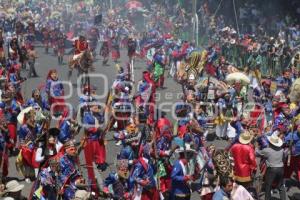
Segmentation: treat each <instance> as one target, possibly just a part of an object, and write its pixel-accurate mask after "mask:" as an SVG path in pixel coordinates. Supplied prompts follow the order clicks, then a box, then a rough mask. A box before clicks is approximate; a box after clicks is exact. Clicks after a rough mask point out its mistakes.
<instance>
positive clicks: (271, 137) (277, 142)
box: [267, 134, 283, 147]
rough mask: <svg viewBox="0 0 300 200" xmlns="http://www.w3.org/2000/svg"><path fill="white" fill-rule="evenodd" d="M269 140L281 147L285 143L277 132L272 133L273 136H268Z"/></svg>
mask: <svg viewBox="0 0 300 200" xmlns="http://www.w3.org/2000/svg"><path fill="white" fill-rule="evenodd" d="M267 138H268V140H269V142H270V143H271V144H272V145H274V146H276V147H281V146H282V145H283V141H282V139H280V138H279V137H278V136H277V135H276V134H272V135H271V136H268V137H267Z"/></svg>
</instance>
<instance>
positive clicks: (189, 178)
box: [183, 175, 192, 182]
mask: <svg viewBox="0 0 300 200" xmlns="http://www.w3.org/2000/svg"><path fill="white" fill-rule="evenodd" d="M191 179H192V177H191V176H190V175H186V176H184V177H183V180H184V181H185V182H188V181H190V180H191Z"/></svg>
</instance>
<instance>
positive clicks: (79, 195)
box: [74, 190, 91, 200]
mask: <svg viewBox="0 0 300 200" xmlns="http://www.w3.org/2000/svg"><path fill="white" fill-rule="evenodd" d="M90 195H91V193H90V192H87V191H86V190H77V191H76V192H75V197H74V200H87V199H88V198H90Z"/></svg>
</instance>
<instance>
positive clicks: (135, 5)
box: [125, 1, 143, 9]
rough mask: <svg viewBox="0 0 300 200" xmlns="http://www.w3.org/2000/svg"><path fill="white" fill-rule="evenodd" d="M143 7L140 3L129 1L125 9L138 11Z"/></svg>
mask: <svg viewBox="0 0 300 200" xmlns="http://www.w3.org/2000/svg"><path fill="white" fill-rule="evenodd" d="M141 7H143V4H142V3H141V2H139V1H129V2H127V3H126V4H125V8H127V9H138V8H141Z"/></svg>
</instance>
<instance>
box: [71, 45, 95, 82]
mask: <svg viewBox="0 0 300 200" xmlns="http://www.w3.org/2000/svg"><path fill="white" fill-rule="evenodd" d="M93 61H94V58H93V55H92V52H91V51H90V50H85V51H83V52H82V53H81V54H80V55H79V56H78V57H77V58H76V59H74V58H71V59H70V61H69V67H70V69H69V74H68V79H69V80H70V78H71V76H72V71H73V69H74V68H76V69H77V72H78V77H79V76H80V75H82V74H85V76H84V77H83V78H82V79H81V85H85V84H87V82H88V76H87V74H88V72H89V70H90V71H94V67H93Z"/></svg>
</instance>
